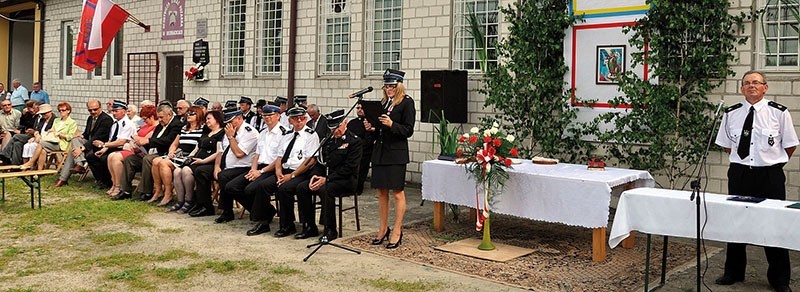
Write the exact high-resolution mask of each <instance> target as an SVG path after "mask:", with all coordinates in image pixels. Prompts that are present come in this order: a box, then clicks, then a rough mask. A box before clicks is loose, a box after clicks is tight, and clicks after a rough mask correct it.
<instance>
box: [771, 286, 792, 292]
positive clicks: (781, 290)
mask: <svg viewBox="0 0 800 292" xmlns="http://www.w3.org/2000/svg"><path fill="white" fill-rule="evenodd" d="M772 290H775V292H792V288H789V285H785V286H777V287H776V286H772Z"/></svg>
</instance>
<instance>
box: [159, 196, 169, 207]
mask: <svg viewBox="0 0 800 292" xmlns="http://www.w3.org/2000/svg"><path fill="white" fill-rule="evenodd" d="M171 202H172V195H169V196H164V198H163V199H161V203H158V205H157V206H158V207H166V206H167V205H169V203H171Z"/></svg>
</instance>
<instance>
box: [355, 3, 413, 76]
mask: <svg viewBox="0 0 800 292" xmlns="http://www.w3.org/2000/svg"><path fill="white" fill-rule="evenodd" d="M378 1H384V0H366V1H365V2H364V3H365V9H364V11H365V12H364V15H365V21H364V22H365V28H364V56H363V60H364V75H366V76H374V75H381V74H383V72H384V71H385V70H386V69H388V68H392V69H396V70H400V69H401V67H400V63H401V61H402V58H403V47H402V43H403V0H390V1H391V2H392V6H391V7H386V6H382V7H380V8H378V5H377V2H378ZM398 3H399V5H397V4H398ZM378 9H381V10H382V11H380V12H381V13H380V14H381V18H378V16H377V15H378ZM394 11H399V16H398V15H392V16H390V17H383V15H385V13H386V12H394ZM378 21H381V22H382V23H381V27H380V28H376V25H377V22H378ZM394 21H397V22H398V23H399V27H391V28H389V29H386V26H385V25H386V24H387V22H389V23H391V22H394ZM391 24H394V23H391ZM378 32H382V33H383V34H384V36H385V34H386V33H390V34H391V36H390V37H389V38H383V37H381V40H380V42H381V43H382V45H384V46H385V45H386V44H387V43H389V45H390V46H394V43H395V42H396V43H397V48H396V50H395V48H389V50H381V51H377V50H375V48H376V47H377V46H378V42H379V41H376V37H375V36H376V34H378ZM394 34H397V38H395V36H394ZM384 49H385V48H384ZM376 54H381V55H382V56H381V57H383V54H389V55H392V54H397V59H396V60H389V61H385V60H381V61H376V58H375V57H376ZM391 57H393V56H390V58H391ZM387 64H388V66H387ZM392 65H396V66H392Z"/></svg>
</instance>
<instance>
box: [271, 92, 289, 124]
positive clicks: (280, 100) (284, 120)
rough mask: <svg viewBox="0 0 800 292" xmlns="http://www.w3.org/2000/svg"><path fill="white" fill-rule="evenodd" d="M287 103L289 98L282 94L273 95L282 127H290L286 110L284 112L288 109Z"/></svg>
mask: <svg viewBox="0 0 800 292" xmlns="http://www.w3.org/2000/svg"><path fill="white" fill-rule="evenodd" d="M288 103H289V99H287V98H285V97H283V96H278V97H275V104H277V105H278V107H279V108H280V109H281V120H280V123H281V125H282V126H283V127H285V128H289V129H291V128H292V124H290V123H289V116H288V115H287V112H286V111H288V110H289V105H288Z"/></svg>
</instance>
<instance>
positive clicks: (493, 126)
mask: <svg viewBox="0 0 800 292" xmlns="http://www.w3.org/2000/svg"><path fill="white" fill-rule="evenodd" d="M497 127H500V125H499V124H497V122H494V123H492V128H497Z"/></svg>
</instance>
